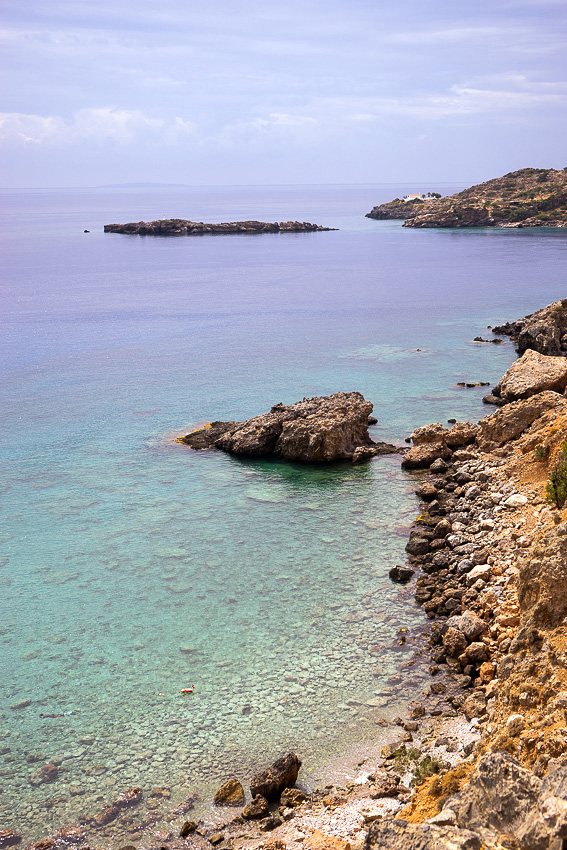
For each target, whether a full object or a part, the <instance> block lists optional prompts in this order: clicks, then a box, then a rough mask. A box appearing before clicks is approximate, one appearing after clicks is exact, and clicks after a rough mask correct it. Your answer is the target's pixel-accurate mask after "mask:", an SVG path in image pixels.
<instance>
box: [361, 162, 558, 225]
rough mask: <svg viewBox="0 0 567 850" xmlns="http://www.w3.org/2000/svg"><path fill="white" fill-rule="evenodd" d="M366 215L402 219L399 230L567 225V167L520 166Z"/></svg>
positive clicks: (400, 201) (394, 202) (381, 218)
mask: <svg viewBox="0 0 567 850" xmlns="http://www.w3.org/2000/svg"><path fill="white" fill-rule="evenodd" d="M429 195H431V193H429ZM366 217H367V218H373V219H377V220H384V219H402V218H403V219H404V227H515V228H518V227H567V169H563V170H556V169H554V168H521V169H519V170H518V171H511V172H510V173H509V174H505V175H504V176H503V177H497V178H495V179H493V180H487V181H486V182H485V183H480V184H479V185H477V186H471V188H470V189H465V190H464V191H462V192H458V193H457V194H455V195H448V196H447V197H445V198H438V197H433V196H431V197H428V196H421V197H416V198H412V197H411V196H410V199H409V200H406V201H404V200H402V199H400V198H396V199H395V200H394V201H390V202H389V203H386V204H380V205H379V206H376V207H374V208H373V209H372V210H371V211H370V212H369V213H367V214H366Z"/></svg>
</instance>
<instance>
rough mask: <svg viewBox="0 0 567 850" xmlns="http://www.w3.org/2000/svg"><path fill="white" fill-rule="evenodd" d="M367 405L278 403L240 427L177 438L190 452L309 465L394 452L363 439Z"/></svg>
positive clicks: (359, 399)
mask: <svg viewBox="0 0 567 850" xmlns="http://www.w3.org/2000/svg"><path fill="white" fill-rule="evenodd" d="M371 412H372V404H371V402H369V401H366V400H365V399H364V397H363V396H362V395H361V394H360V393H357V392H350V393H342V392H341V393H334V394H333V395H330V396H320V397H315V398H304V399H303V401H298V402H296V403H295V404H289V405H284V404H282V403H281V402H280V403H279V404H276V405H274V406H273V407H272V409H271V410H270V412H269V413H264V414H262V415H261V416H255V417H253V418H252V419H248V420H247V421H246V422H211V423H210V424H209V425H206V426H205V427H204V428H199V429H198V430H196V431H193V432H191V433H190V434H187V435H186V436H185V437H182V438H181V439H180V441H179V442H182V443H185V444H186V445H188V446H191V448H193V449H208V448H216V449H221V450H222V451H225V452H228V453H230V454H235V455H246V456H249V457H281V458H285V459H286V460H293V461H304V462H309V463H328V462H331V461H335V460H352V461H354V462H357V461H361V460H367V459H368V458H370V457H373V456H374V455H378V454H390V453H393V452H397V451H398V449H397V448H396V446H393V445H390V444H388V443H375V442H373V441H372V440H371V439H370V436H369V434H368V417H369V416H370V414H371Z"/></svg>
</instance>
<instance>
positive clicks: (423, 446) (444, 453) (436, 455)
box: [402, 443, 452, 469]
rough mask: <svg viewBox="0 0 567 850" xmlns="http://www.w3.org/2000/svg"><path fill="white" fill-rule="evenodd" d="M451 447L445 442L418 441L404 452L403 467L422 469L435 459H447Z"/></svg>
mask: <svg viewBox="0 0 567 850" xmlns="http://www.w3.org/2000/svg"><path fill="white" fill-rule="evenodd" d="M451 454H452V452H451V449H450V448H449V447H448V446H447V444H446V443H420V444H419V445H417V446H412V448H411V449H410V450H409V451H408V452H406V453H405V455H404V456H403V459H402V468H403V469H424V468H425V467H427V466H431V465H432V464H433V463H434V461H436V460H439V459H441V460H447V459H448V458H450V457H451Z"/></svg>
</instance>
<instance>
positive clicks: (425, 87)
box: [0, 0, 567, 189]
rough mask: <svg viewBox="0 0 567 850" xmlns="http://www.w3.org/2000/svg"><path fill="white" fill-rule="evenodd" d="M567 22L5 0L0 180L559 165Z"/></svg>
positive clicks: (425, 9) (340, 8)
mask: <svg viewBox="0 0 567 850" xmlns="http://www.w3.org/2000/svg"><path fill="white" fill-rule="evenodd" d="M566 30H567V0H490V1H489V0H389V2H385V0H348V2H347V0H286V2H270V0H262V2H259V0H238V2H236V1H235V0H213V2H210V1H209V2H206V0H205V2H203V0H201V2H195V0H135V2H134V0H49V2H48V0H1V3H0V41H1V55H2V57H3V58H2V59H1V60H0V73H1V75H2V79H1V85H0V91H2V92H3V95H2V96H1V98H0V186H2V187H6V188H15V187H22V188H25V187H51V186H53V187H56V186H61V187H66V186H69V187H72V186H77V187H80V186H96V185H100V184H109V183H127V182H156V183H182V184H188V185H226V184H235V185H247V184H301V183H304V184H305V183H307V184H309V183H399V182H404V183H407V182H412V181H419V182H420V185H423V186H424V188H427V189H429V187H431V189H434V188H435V187H436V185H440V184H441V183H443V182H448V183H451V182H452V183H462V184H463V185H468V184H471V183H474V182H479V181H481V180H486V179H489V178H490V177H496V176H500V175H501V174H504V173H506V172H508V171H512V170H515V169H517V168H522V167H525V166H534V167H539V168H543V167H553V168H563V167H565V166H567V145H566V144H565V142H566V136H567V134H566V130H567V38H566ZM425 184H427V185H425Z"/></svg>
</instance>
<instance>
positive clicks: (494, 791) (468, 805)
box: [451, 753, 549, 850]
mask: <svg viewBox="0 0 567 850" xmlns="http://www.w3.org/2000/svg"><path fill="white" fill-rule="evenodd" d="M541 786H542V782H541V779H538V777H537V776H535V775H534V774H533V773H531V771H529V770H527V769H526V768H524V767H522V766H521V765H520V764H519V763H518V762H517V761H516V760H515V759H513V758H511V757H510V756H508V755H506V754H505V753H493V754H491V755H488V756H485V757H484V758H483V759H482V760H481V761H480V762H479V764H478V766H477V768H476V770H475V771H474V773H473V774H472V776H471V779H470V782H469V785H468V787H467V788H466V789H465V790H464V791H463V792H461V793H460V794H458V795H456V797H455V798H453V799H452V800H451V808H452V809H453V811H454V812H455V813H456V815H457V823H458V824H459V825H460V826H463V827H467V828H468V829H472V830H475V831H478V832H479V833H480V834H481V835H482V836H483V838H485V840H486V841H490V840H492V841H493V840H494V836H498V835H503V834H504V835H508V836H510V835H511V836H513V837H514V838H515V839H516V841H517V842H518V844H519V845H520V847H521V848H522V850H524V848H525V850H528V848H530V850H544V848H547V847H548V839H549V835H547V836H545V833H544V831H543V830H541V827H542V823H541V820H540V818H539V817H538V815H537V804H538V797H539V794H540V791H541ZM528 832H531V837H530V839H529V843H526V841H525V840H524V839H526V838H527V833H528ZM538 832H540V834H539V835H537V833H538ZM534 839H535V840H534ZM532 840H534V843H531V842H532Z"/></svg>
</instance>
